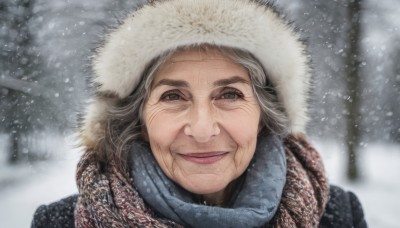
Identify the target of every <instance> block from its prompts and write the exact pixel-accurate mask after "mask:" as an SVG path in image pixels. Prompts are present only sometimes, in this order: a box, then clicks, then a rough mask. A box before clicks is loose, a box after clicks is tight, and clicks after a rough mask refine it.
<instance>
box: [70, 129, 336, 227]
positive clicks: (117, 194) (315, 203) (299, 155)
mask: <svg viewBox="0 0 400 228" xmlns="http://www.w3.org/2000/svg"><path fill="white" fill-rule="evenodd" d="M284 147H285V153H286V159H287V174H286V184H285V187H284V189H283V194H282V198H281V202H280V205H279V207H278V210H277V212H276V214H275V216H274V218H273V219H272V220H271V221H270V223H269V224H266V226H273V227H317V226H318V224H319V220H320V218H321V216H322V214H323V212H324V208H325V205H326V203H327V199H328V183H327V180H326V178H325V173H324V168H323V164H322V161H321V158H320V156H319V154H318V152H317V151H316V150H315V149H314V148H313V147H312V146H311V145H310V144H309V143H308V142H307V141H306V140H305V139H304V138H303V137H294V136H289V137H287V138H286V139H285V140H284ZM126 176H127V175H123V174H121V173H120V172H118V169H117V168H116V166H115V164H113V162H110V163H109V164H108V165H107V166H106V167H100V165H99V164H98V163H97V162H96V160H95V159H94V155H93V154H92V153H85V154H84V155H83V156H82V158H81V160H80V162H79V164H78V170H77V177H76V178H77V184H78V189H79V193H80V197H79V200H78V203H77V205H76V208H75V226H76V227H126V228H128V227H182V226H181V225H179V224H176V223H175V222H174V221H171V220H168V219H165V218H161V217H160V216H159V215H157V214H156V213H155V212H154V211H153V210H152V209H151V208H149V207H148V206H147V205H146V204H145V202H144V201H143V199H142V198H141V197H140V196H139V194H138V192H137V191H136V190H135V188H134V187H133V181H132V180H131V179H127V178H126Z"/></svg>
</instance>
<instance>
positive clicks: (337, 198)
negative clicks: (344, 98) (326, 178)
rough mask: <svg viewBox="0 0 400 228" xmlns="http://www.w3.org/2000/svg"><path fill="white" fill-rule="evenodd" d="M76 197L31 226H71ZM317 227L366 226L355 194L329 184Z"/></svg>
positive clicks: (47, 208) (39, 215)
mask: <svg viewBox="0 0 400 228" xmlns="http://www.w3.org/2000/svg"><path fill="white" fill-rule="evenodd" d="M77 199H78V195H73V196H70V197H67V198H64V199H62V200H60V201H58V202H55V203H52V204H50V205H42V206H40V207H39V208H38V209H37V210H36V212H35V214H34V217H33V221H32V228H39V227H46V228H47V227H48V228H52V227H54V228H56V227H57V228H73V227H74V209H75V204H76V201H77ZM319 227H321V228H328V227H334V228H336V227H337V228H347V227H354V228H364V227H367V223H366V222H365V219H364V212H363V209H362V207H361V204H360V202H359V201H358V198H357V196H356V195H354V193H352V192H346V191H344V190H343V189H341V188H339V187H336V186H331V188H330V196H329V201H328V204H327V206H326V209H325V213H324V215H323V217H322V219H321V222H320V224H319Z"/></svg>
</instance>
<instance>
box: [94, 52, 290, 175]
mask: <svg viewBox="0 0 400 228" xmlns="http://www.w3.org/2000/svg"><path fill="white" fill-rule="evenodd" d="M188 49H195V50H199V51H200V52H202V53H207V52H210V51H215V50H216V51H217V52H219V53H221V54H222V55H223V56H225V57H227V58H229V59H231V60H232V61H234V62H235V63H238V64H240V65H241V66H243V67H244V68H245V69H246V70H247V71H248V74H249V76H250V80H251V82H252V87H253V88H252V89H253V92H254V95H255V97H256V98H257V101H258V104H259V105H260V109H261V116H260V130H261V129H266V130H268V131H270V132H271V133H273V134H277V135H280V136H282V137H284V136H286V135H287V134H288V132H289V131H288V119H287V116H286V115H285V114H284V110H283V107H282V106H281V104H280V103H279V101H278V97H277V94H276V91H275V90H274V87H273V86H272V85H271V83H270V81H269V80H268V77H267V73H266V71H265V70H264V68H263V67H262V66H261V64H260V63H259V61H258V60H257V59H256V58H255V57H254V56H253V55H252V54H251V53H249V52H247V51H244V50H240V49H235V48H228V47H220V46H212V45H196V46H187V47H181V48H177V49H175V50H170V51H168V52H166V53H164V54H162V55H160V56H159V57H157V58H156V59H154V60H153V61H151V62H150V63H149V64H148V67H147V68H146V70H145V71H144V73H143V76H142V80H141V81H140V83H139V84H138V85H137V86H136V88H135V90H134V91H133V92H132V93H131V95H129V96H128V97H126V98H124V99H121V100H120V101H119V102H118V103H117V105H116V106H115V107H113V108H112V109H111V110H109V117H108V122H107V125H106V129H105V130H106V136H105V138H104V141H103V146H102V147H100V148H103V151H102V154H103V156H102V157H103V158H104V159H106V161H105V162H107V161H108V159H110V156H112V159H114V160H115V161H116V163H117V164H118V167H121V169H123V170H124V171H126V156H127V154H128V151H129V148H130V144H131V142H133V141H135V140H139V139H142V140H143V139H145V137H146V127H145V126H144V121H143V120H144V119H143V111H144V105H145V103H146V100H147V99H148V97H149V96H150V93H151V86H152V82H153V80H154V77H155V75H156V73H157V70H158V69H159V68H160V67H161V66H162V65H163V64H164V63H165V62H166V61H168V60H169V59H170V58H171V57H172V56H173V55H174V54H176V53H177V52H179V51H183V50H188ZM100 153H101V152H100Z"/></svg>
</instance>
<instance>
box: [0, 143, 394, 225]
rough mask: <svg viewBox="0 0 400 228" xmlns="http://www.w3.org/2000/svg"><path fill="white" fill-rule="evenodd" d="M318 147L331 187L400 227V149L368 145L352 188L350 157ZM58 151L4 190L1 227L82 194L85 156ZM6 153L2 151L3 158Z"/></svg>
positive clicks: (379, 220) (61, 147)
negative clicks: (347, 174)
mask: <svg viewBox="0 0 400 228" xmlns="http://www.w3.org/2000/svg"><path fill="white" fill-rule="evenodd" d="M0 141H1V139H0ZM0 145H2V144H1V142H0ZM315 145H316V147H317V149H318V150H319V151H321V152H323V153H322V156H323V158H324V161H325V166H326V169H327V171H328V175H329V179H330V181H331V183H333V184H337V185H340V186H342V187H344V188H346V189H348V190H352V191H354V192H355V193H356V194H357V195H358V197H359V198H360V200H361V202H362V204H363V206H364V210H365V214H366V218H367V221H368V223H369V226H370V227H380V228H394V227H399V224H400V217H399V216H398V208H399V207H400V197H398V194H399V193H400V180H399V177H400V169H399V165H398V164H399V163H400V145H390V144H371V145H365V149H364V151H363V153H362V155H361V156H362V157H361V165H362V166H363V169H362V175H363V180H362V181H361V182H359V183H357V184H350V183H348V182H346V180H345V178H344V175H343V174H344V170H345V166H344V164H345V162H344V159H343V157H344V153H342V152H341V151H343V150H342V149H341V147H340V145H338V144H336V143H333V142H325V141H322V140H318V139H317V140H315ZM54 146H55V147H54V149H57V150H58V151H60V154H59V155H58V156H55V158H54V159H53V161H52V162H51V164H47V163H44V164H41V165H38V166H35V167H29V169H27V170H28V171H27V170H25V171H23V172H25V177H24V178H21V177H19V178H20V181H19V182H16V183H12V184H11V186H10V187H6V188H2V189H0V221H1V225H0V226H1V227H17V228H18V227H29V226H30V222H31V219H32V215H33V213H34V211H35V209H36V208H37V207H38V206H39V205H40V204H46V203H50V202H53V201H56V200H58V199H60V198H62V197H65V196H67V195H70V194H73V193H75V192H77V190H76V186H75V180H74V172H75V166H76V163H77V160H78V157H79V151H77V150H76V149H72V148H73V145H72V143H71V139H70V138H67V139H66V140H65V141H64V142H61V143H57V144H56V145H54ZM2 149H4V148H1V147H0V154H1V153H2V152H3V151H1V150H2ZM5 170H6V169H5V167H0V172H2V173H3V171H5ZM19 176H21V174H20V175H19Z"/></svg>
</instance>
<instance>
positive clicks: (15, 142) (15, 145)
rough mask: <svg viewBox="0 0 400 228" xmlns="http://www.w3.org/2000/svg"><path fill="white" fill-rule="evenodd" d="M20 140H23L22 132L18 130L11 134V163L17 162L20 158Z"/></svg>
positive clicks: (9, 160)
mask: <svg viewBox="0 0 400 228" xmlns="http://www.w3.org/2000/svg"><path fill="white" fill-rule="evenodd" d="M20 140H21V134H20V133H19V132H18V131H16V132H15V133H12V134H11V148H10V154H9V158H8V163H9V164H16V163H17V162H18V161H19V160H20V153H19V141H20Z"/></svg>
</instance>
